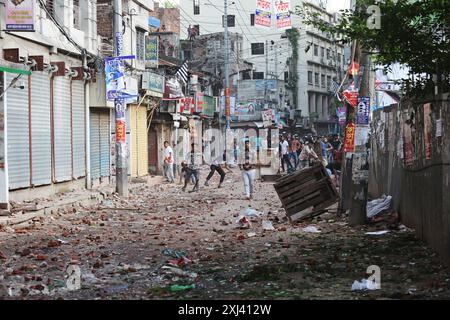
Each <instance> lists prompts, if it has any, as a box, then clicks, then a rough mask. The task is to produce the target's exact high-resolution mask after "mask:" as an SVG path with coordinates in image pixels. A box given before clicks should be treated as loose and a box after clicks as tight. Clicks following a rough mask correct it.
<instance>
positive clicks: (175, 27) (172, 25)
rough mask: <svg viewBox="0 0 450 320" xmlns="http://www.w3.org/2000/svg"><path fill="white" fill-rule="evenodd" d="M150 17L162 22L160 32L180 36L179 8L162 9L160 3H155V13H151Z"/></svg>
mask: <svg viewBox="0 0 450 320" xmlns="http://www.w3.org/2000/svg"><path fill="white" fill-rule="evenodd" d="M150 16H152V17H155V18H157V19H159V20H160V21H161V27H160V29H159V31H161V32H163V31H168V32H175V33H176V34H178V35H179V34H180V10H179V9H178V8H161V7H159V3H157V2H155V11H154V12H150Z"/></svg>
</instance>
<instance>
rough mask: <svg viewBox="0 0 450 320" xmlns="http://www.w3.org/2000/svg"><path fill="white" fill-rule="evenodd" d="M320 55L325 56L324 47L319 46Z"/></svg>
mask: <svg viewBox="0 0 450 320" xmlns="http://www.w3.org/2000/svg"><path fill="white" fill-rule="evenodd" d="M320 56H321V57H322V58H323V57H325V48H324V47H320Z"/></svg>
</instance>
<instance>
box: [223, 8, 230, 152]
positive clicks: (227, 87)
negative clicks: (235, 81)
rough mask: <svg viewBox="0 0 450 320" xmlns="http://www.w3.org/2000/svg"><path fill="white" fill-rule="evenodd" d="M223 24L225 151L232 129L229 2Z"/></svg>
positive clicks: (225, 9)
mask: <svg viewBox="0 0 450 320" xmlns="http://www.w3.org/2000/svg"><path fill="white" fill-rule="evenodd" d="M223 9H224V15H223V24H224V27H225V30H224V34H223V39H224V47H225V117H226V120H227V121H226V127H225V135H224V137H225V150H226V149H227V131H228V129H230V126H231V124H230V120H231V119H230V118H231V112H230V79H229V78H230V69H229V68H230V66H229V52H228V14H227V12H228V1H227V0H224V1H223Z"/></svg>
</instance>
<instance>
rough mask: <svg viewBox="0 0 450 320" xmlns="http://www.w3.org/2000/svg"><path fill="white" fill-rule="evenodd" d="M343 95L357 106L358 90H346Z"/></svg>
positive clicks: (352, 104) (351, 103) (353, 105)
mask: <svg viewBox="0 0 450 320" xmlns="http://www.w3.org/2000/svg"><path fill="white" fill-rule="evenodd" d="M343 95H344V97H345V99H347V101H348V103H349V104H350V105H351V106H352V107H354V108H356V106H357V105H358V92H357V91H348V90H346V91H344V92H343Z"/></svg>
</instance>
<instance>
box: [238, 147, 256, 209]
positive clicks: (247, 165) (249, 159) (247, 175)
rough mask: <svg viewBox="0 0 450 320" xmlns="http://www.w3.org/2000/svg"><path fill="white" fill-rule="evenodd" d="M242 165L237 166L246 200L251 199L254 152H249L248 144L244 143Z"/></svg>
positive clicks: (253, 178) (253, 179) (253, 176)
mask: <svg viewBox="0 0 450 320" xmlns="http://www.w3.org/2000/svg"><path fill="white" fill-rule="evenodd" d="M243 160H244V161H243V164H240V165H239V168H240V169H241V170H242V178H243V180H244V189H245V195H246V199H247V200H251V199H252V198H253V186H254V181H255V167H254V164H255V163H256V154H255V151H254V150H250V142H249V141H248V140H246V141H245V149H244V159H243Z"/></svg>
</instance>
